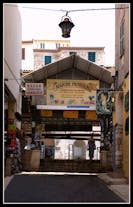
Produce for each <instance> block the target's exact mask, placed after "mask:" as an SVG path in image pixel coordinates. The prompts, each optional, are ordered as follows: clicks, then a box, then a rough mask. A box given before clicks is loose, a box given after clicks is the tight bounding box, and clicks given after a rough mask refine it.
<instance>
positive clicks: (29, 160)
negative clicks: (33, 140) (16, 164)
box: [23, 149, 40, 171]
mask: <svg viewBox="0 0 133 207" xmlns="http://www.w3.org/2000/svg"><path fill="white" fill-rule="evenodd" d="M39 167H40V150H38V149H32V150H24V156H23V169H24V170H26V171H38V170H39Z"/></svg>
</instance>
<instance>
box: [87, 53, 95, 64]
mask: <svg viewBox="0 0 133 207" xmlns="http://www.w3.org/2000/svg"><path fill="white" fill-rule="evenodd" d="M88 60H90V61H92V62H95V61H96V52H88Z"/></svg>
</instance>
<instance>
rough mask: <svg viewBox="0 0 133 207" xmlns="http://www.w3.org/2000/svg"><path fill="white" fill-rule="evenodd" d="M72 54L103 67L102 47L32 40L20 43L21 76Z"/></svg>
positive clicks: (65, 41)
mask: <svg viewBox="0 0 133 207" xmlns="http://www.w3.org/2000/svg"><path fill="white" fill-rule="evenodd" d="M72 54H76V55H79V56H80V57H81V58H84V59H86V60H89V61H92V62H94V63H96V64H97V65H100V66H103V65H104V47H71V46H70V41H69V40H32V41H23V42H22V69H23V74H26V73H27V72H29V71H34V70H37V69H39V68H41V67H43V66H45V65H47V64H50V63H53V62H56V61H59V60H61V59H62V58H65V57H68V56H70V55H72Z"/></svg>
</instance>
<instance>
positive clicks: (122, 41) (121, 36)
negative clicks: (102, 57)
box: [120, 21, 124, 56]
mask: <svg viewBox="0 0 133 207" xmlns="http://www.w3.org/2000/svg"><path fill="white" fill-rule="evenodd" d="M123 54H124V21H123V22H122V24H121V26H120V56H122V55H123Z"/></svg>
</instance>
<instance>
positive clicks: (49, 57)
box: [44, 56, 51, 65]
mask: <svg viewBox="0 0 133 207" xmlns="http://www.w3.org/2000/svg"><path fill="white" fill-rule="evenodd" d="M49 63H51V56H44V64H45V65H47V64H49Z"/></svg>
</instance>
